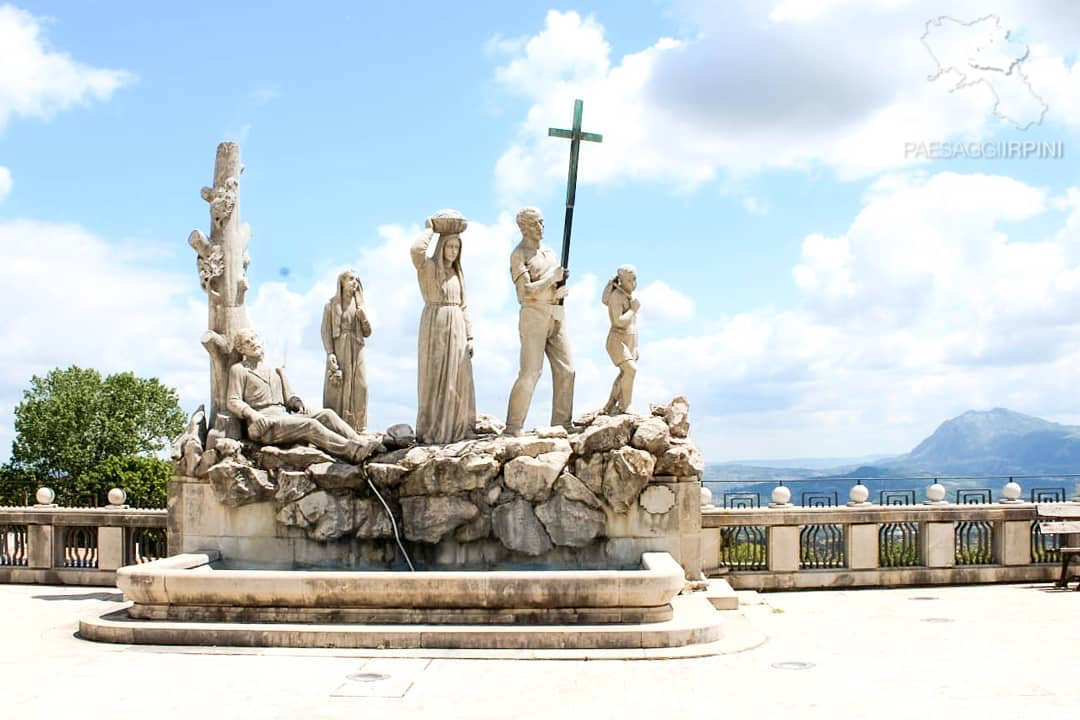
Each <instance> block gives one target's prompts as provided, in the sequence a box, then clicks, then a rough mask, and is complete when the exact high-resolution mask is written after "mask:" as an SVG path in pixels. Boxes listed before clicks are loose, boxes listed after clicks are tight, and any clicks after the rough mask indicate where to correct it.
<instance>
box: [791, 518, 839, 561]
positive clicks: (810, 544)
mask: <svg viewBox="0 0 1080 720" xmlns="http://www.w3.org/2000/svg"><path fill="white" fill-rule="evenodd" d="M846 564H847V563H846V559H845V553H844V526H843V525H840V524H836V523H828V524H822V525H804V526H803V527H802V528H801V529H800V530H799V567H800V568H802V569H803V570H822V569H827V568H842V567H845V566H846Z"/></svg>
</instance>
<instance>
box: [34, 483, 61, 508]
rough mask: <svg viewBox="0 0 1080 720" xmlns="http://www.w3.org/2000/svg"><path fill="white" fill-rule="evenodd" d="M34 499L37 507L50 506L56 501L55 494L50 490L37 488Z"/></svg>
mask: <svg viewBox="0 0 1080 720" xmlns="http://www.w3.org/2000/svg"><path fill="white" fill-rule="evenodd" d="M34 499H35V500H37V504H38V505H52V504H53V501H54V500H56V493H55V492H53V489H52V488H47V487H43V488H38V491H37V493H35V494H34Z"/></svg>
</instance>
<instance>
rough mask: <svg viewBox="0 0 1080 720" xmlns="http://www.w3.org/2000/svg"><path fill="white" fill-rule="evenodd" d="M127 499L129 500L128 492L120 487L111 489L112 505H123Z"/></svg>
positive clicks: (110, 498)
mask: <svg viewBox="0 0 1080 720" xmlns="http://www.w3.org/2000/svg"><path fill="white" fill-rule="evenodd" d="M125 500H127V493H126V492H124V491H123V490H121V489H120V488H113V489H112V490H110V491H109V504H110V505H123V504H124V501H125Z"/></svg>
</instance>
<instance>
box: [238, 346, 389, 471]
mask: <svg viewBox="0 0 1080 720" xmlns="http://www.w3.org/2000/svg"><path fill="white" fill-rule="evenodd" d="M234 345H235V347H236V351H237V352H239V353H240V354H241V355H243V356H244V359H243V361H241V362H238V363H236V364H235V365H233V366H232V367H231V368H229V393H228V408H229V412H231V413H232V414H233V415H235V416H236V417H237V418H241V419H243V420H244V421H246V424H247V434H248V437H249V438H251V439H252V440H255V441H256V442H260V443H262V444H264V445H292V444H296V443H311V444H312V445H314V446H315V447H317V448H319V449H320V450H323V451H325V452H328V453H330V454H331V455H334V456H337V457H340V458H345V459H347V460H349V461H351V462H354V463H359V462H361V461H362V460H363V459H364V458H366V457H367V456H368V455H370V454H371V453H372V451H373V450H374V449H375V448H376V447H377V446H378V445H379V443H378V440H377V439H375V438H371V439H366V438H364V437H362V436H360V435H359V434H357V432H356V431H355V430H353V429H352V428H351V427H349V425H348V423H346V422H345V421H344V420H342V419H341V418H340V417H338V415H337V413H335V412H334V411H333V410H320V411H318V412H316V413H310V414H309V413H308V411H307V408H305V407H304V401H303V400H301V399H300V398H299V397H298V396H296V395H294V394H293V392H292V390H291V389H290V388H289V381H288V380H287V379H286V378H285V370H284V369H283V368H269V367H267V366H266V365H265V364H264V363H263V348H262V342H261V341H260V340H259V336H258V335H257V334H256V333H255V331H254V330H252V329H250V328H244V329H243V330H240V331H238V332H237V333H236V338H235V341H234Z"/></svg>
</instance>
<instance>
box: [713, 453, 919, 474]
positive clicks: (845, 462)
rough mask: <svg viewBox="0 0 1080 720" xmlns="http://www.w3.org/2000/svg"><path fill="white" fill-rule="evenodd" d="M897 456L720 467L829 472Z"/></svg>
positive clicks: (736, 462) (746, 462)
mask: <svg viewBox="0 0 1080 720" xmlns="http://www.w3.org/2000/svg"><path fill="white" fill-rule="evenodd" d="M897 457H900V456H899V455H896V454H892V455H881V454H878V455H859V456H856V457H824V458H820V457H819V458H785V459H783V460H729V461H727V462H723V463H720V464H721V465H742V466H746V467H759V468H765V467H767V468H791V469H795V470H829V471H835V470H836V469H837V468H841V467H857V466H860V465H874V464H876V463H879V462H881V461H882V460H892V459H894V458H897Z"/></svg>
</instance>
